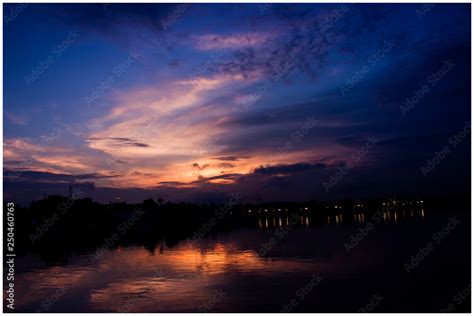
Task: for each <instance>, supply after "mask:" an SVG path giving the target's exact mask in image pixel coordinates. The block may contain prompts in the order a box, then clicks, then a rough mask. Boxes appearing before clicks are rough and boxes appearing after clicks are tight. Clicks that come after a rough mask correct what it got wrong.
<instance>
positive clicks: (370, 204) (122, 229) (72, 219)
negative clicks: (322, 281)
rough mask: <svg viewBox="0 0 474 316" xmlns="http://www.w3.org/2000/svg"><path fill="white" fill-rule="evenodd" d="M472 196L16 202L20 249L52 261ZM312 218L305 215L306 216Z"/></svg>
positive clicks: (465, 202) (443, 205) (444, 204)
mask: <svg viewBox="0 0 474 316" xmlns="http://www.w3.org/2000/svg"><path fill="white" fill-rule="evenodd" d="M469 203H470V196H461V197H455V198H449V199H436V200H435V199H431V200H429V201H424V200H421V199H403V200H402V199H398V200H397V199H376V200H370V201H351V200H346V201H333V202H319V201H310V202H307V203H296V202H280V203H276V202H275V203H260V204H246V203H241V201H240V199H239V197H230V198H229V200H228V202H227V203H225V204H222V205H216V204H214V203H207V204H190V203H183V202H181V203H172V202H169V201H168V202H165V201H163V200H162V199H152V198H150V199H147V200H144V201H143V202H142V203H138V204H128V203H123V202H122V203H109V204H100V203H97V202H93V201H92V199H91V198H82V199H73V198H71V197H69V198H68V197H64V196H59V195H54V196H48V197H45V198H44V199H42V200H38V201H34V202H32V203H31V204H30V206H29V207H25V208H21V207H19V206H16V205H15V207H14V211H13V217H14V234H15V252H16V253H18V254H26V253H29V252H31V253H38V254H40V256H41V257H42V258H43V259H44V260H45V261H46V262H48V261H50V262H56V263H57V262H61V261H67V258H68V257H69V255H70V254H72V253H82V252H83V253H90V252H91V250H95V249H99V247H101V246H103V245H104V244H106V246H107V247H109V248H111V247H112V248H113V247H117V246H128V245H143V246H144V247H145V248H147V249H148V250H149V251H151V252H154V251H155V250H156V248H157V247H158V249H160V247H162V246H163V244H165V245H166V246H167V247H172V246H174V245H176V244H177V243H178V242H180V241H182V240H185V239H200V238H204V237H209V236H210V237H212V236H213V235H214V234H217V233H219V232H222V231H227V230H230V229H233V228H236V227H254V228H258V227H259V226H258V223H259V221H260V225H261V222H262V219H263V220H265V219H272V218H284V219H286V220H287V221H286V224H287V223H288V218H291V219H297V220H295V221H294V222H292V223H293V225H298V226H308V222H310V223H311V226H315V225H323V224H330V223H331V219H334V218H335V217H337V220H339V216H340V219H341V222H342V218H344V223H353V222H359V223H360V218H361V217H360V216H359V215H360V214H363V215H364V216H363V218H364V221H366V220H370V216H372V215H373V214H375V213H376V212H383V213H388V218H390V214H393V212H395V211H399V212H402V211H403V214H405V210H407V211H413V210H415V211H418V212H419V211H420V210H422V209H423V208H425V209H426V208H428V209H430V211H436V210H447V209H448V208H453V207H456V208H461V207H466V206H467V209H468V208H469ZM8 209H9V207H8V204H7V202H4V231H6V228H7V223H8V222H7V215H8V213H9V212H7V210H8ZM391 212H392V213H391ZM9 215H10V216H11V215H12V214H9ZM400 217H401V216H400ZM299 218H301V223H300V221H299V220H298V219H299ZM306 218H308V220H306V223H305V221H304V220H303V219H306ZM309 219H310V220H309ZM267 222H268V221H267ZM273 223H275V221H273ZM332 223H334V220H332ZM283 225H285V222H284V223H283ZM260 228H263V229H274V228H277V227H268V226H267V227H262V226H260ZM4 247H6V238H4ZM4 249H6V248H4Z"/></svg>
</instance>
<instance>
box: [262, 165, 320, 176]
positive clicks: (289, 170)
mask: <svg viewBox="0 0 474 316" xmlns="http://www.w3.org/2000/svg"><path fill="white" fill-rule="evenodd" d="M326 167H327V166H326V165H325V164H324V163H315V164H311V163H306V162H300V163H295V164H291V165H274V166H266V167H264V166H260V167H258V168H256V169H255V170H254V173H257V174H262V175H288V174H294V173H298V172H304V171H309V170H317V169H324V168H326Z"/></svg>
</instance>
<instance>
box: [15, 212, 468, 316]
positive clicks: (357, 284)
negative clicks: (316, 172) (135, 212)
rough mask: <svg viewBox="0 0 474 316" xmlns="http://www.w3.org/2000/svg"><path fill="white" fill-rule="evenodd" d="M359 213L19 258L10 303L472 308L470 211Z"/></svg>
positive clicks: (169, 308) (106, 307)
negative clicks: (61, 256)
mask: <svg viewBox="0 0 474 316" xmlns="http://www.w3.org/2000/svg"><path fill="white" fill-rule="evenodd" d="M354 219H355V221H350V222H349V223H346V219H344V218H342V216H339V215H334V216H332V217H329V218H328V219H327V221H326V223H324V224H318V225H313V223H311V219H310V218H309V217H301V218H300V220H299V221H298V223H295V225H290V226H287V223H288V221H290V223H289V224H291V219H289V218H286V217H267V218H265V217H261V218H258V219H255V225H254V227H240V228H235V229H232V230H230V231H227V232H221V233H217V234H212V235H206V236H205V237H203V238H202V239H199V240H184V241H181V242H179V243H178V244H176V245H173V246H172V247H169V246H168V245H167V244H166V242H162V243H161V244H158V245H156V246H155V247H149V246H147V247H144V246H137V245H131V246H111V247H109V248H108V249H105V250H104V251H101V252H94V251H89V252H83V251H82V252H77V253H75V252H72V253H71V254H70V255H68V257H67V259H66V260H62V261H61V262H57V263H54V262H50V261H48V262H46V261H45V260H43V258H42V257H40V256H39V255H38V254H29V255H24V256H18V257H17V267H16V269H17V271H16V311H21V312H38V311H41V312H280V311H284V312H357V311H362V312H364V311H365V312H370V311H374V312H407V311H410V312H439V311H440V310H445V309H447V308H451V309H453V310H452V311H455V312H467V311H470V216H468V215H465V214H463V213H461V212H436V213H435V212H433V213H430V212H428V211H422V212H420V211H415V212H414V213H413V212H411V213H410V212H409V211H407V212H406V214H401V213H398V214H397V213H396V212H392V213H388V215H385V216H384V218H383V220H381V221H380V222H374V221H372V219H371V218H366V216H364V214H362V216H360V214H356V215H354ZM468 292H469V295H467V293H468ZM460 293H461V294H460ZM463 293H464V294H463Z"/></svg>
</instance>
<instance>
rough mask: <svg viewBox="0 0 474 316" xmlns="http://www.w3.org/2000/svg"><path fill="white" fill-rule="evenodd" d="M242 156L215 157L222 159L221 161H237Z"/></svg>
mask: <svg viewBox="0 0 474 316" xmlns="http://www.w3.org/2000/svg"><path fill="white" fill-rule="evenodd" d="M242 158H243V157H235V156H224V157H216V158H214V159H216V160H223V161H237V160H239V159H242Z"/></svg>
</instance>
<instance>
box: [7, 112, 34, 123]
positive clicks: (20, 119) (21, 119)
mask: <svg viewBox="0 0 474 316" xmlns="http://www.w3.org/2000/svg"><path fill="white" fill-rule="evenodd" d="M5 116H6V117H7V119H8V120H9V121H10V122H11V123H12V124H15V125H19V126H25V125H27V124H28V123H29V120H28V118H27V117H25V116H21V115H18V114H14V113H12V112H9V111H5Z"/></svg>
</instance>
